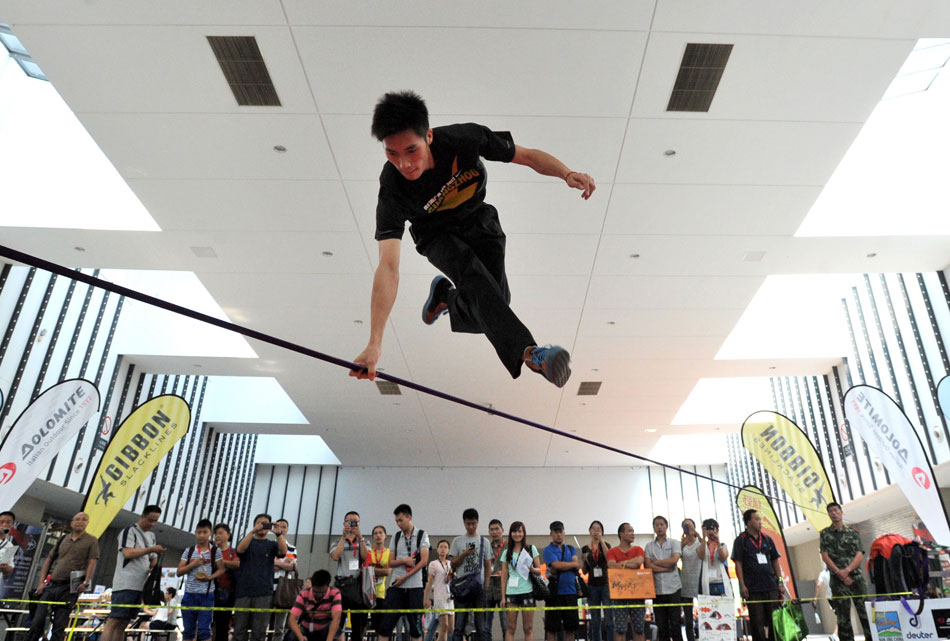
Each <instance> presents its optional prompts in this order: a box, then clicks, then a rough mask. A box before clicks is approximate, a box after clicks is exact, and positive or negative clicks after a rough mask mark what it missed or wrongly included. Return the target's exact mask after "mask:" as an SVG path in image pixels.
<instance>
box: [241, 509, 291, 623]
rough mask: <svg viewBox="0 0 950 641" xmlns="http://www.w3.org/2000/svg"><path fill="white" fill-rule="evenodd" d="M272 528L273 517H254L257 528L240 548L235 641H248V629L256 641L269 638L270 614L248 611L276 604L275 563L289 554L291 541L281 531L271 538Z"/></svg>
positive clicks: (265, 515) (248, 535)
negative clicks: (289, 542)
mask: <svg viewBox="0 0 950 641" xmlns="http://www.w3.org/2000/svg"><path fill="white" fill-rule="evenodd" d="M271 528H272V525H271V518H270V514H258V515H257V516H255V517H254V527H253V528H252V529H251V531H250V532H248V533H247V535H246V536H245V537H244V538H243V539H241V542H240V543H238V544H237V547H236V549H237V553H238V560H239V561H240V562H241V570H240V572H238V573H237V580H236V582H235V586H234V593H235V599H234V634H233V636H232V637H231V638H232V641H247V629H248V625H250V627H251V640H252V641H264V639H265V637H266V636H267V624H268V623H269V622H270V613H269V612H248V611H247V609H248V608H254V609H262V610H267V609H269V608H270V607H271V605H272V603H273V600H274V559H279V558H283V557H284V556H285V555H286V554H287V541H285V540H284V533H283V532H282V531H278V532H277V535H276V537H275V538H269V537H268V534H270V533H271Z"/></svg>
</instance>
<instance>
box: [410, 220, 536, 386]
mask: <svg viewBox="0 0 950 641" xmlns="http://www.w3.org/2000/svg"><path fill="white" fill-rule="evenodd" d="M413 237H414V238H415V239H416V250H417V251H418V252H419V253H420V254H422V255H423V256H425V257H426V258H427V259H428V260H429V262H430V263H432V264H433V265H434V266H435V267H437V268H438V269H439V271H441V272H442V273H443V274H445V275H446V276H448V277H449V280H451V281H452V283H453V284H454V285H455V291H453V292H452V293H451V294H450V296H449V301H448V303H449V319H450V320H451V323H452V331H453V332H463V333H468V334H485V336H486V337H487V338H488V340H489V341H490V342H491V344H492V346H493V347H494V348H495V352H496V353H497V354H498V358H500V359H501V362H502V363H503V364H504V365H505V367H506V368H507V369H508V371H509V372H510V373H511V376H512V378H518V376H519V375H520V374H521V363H522V360H521V359H522V355H523V354H524V349H525V347H528V346H529V345H536V344H537V343H536V341H535V340H534V337H533V336H532V335H531V332H530V331H528V328H527V327H525V326H524V323H522V322H521V321H520V320H519V319H518V317H517V316H516V315H515V313H514V312H513V311H511V308H510V307H509V306H508V303H509V302H510V301H511V292H510V291H509V290H508V277H507V276H506V275H505V232H504V231H502V229H501V223H499V222H498V212H497V211H496V210H495V208H494V207H492V206H491V205H485V206H484V207H483V208H482V209H481V210H480V211H479V212H478V213H477V214H473V215H472V217H471V219H470V220H467V221H465V222H464V223H461V224H454V225H439V227H438V228H433V227H432V226H427V227H423V226H422V225H419V224H417V225H416V226H415V228H414V229H413Z"/></svg>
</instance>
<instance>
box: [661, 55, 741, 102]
mask: <svg viewBox="0 0 950 641" xmlns="http://www.w3.org/2000/svg"><path fill="white" fill-rule="evenodd" d="M731 53H732V45H717V44H700V43H692V42H691V43H689V44H687V45H686V52H685V53H684V54H683V62H682V63H681V64H680V70H679V73H678V74H677V75H676V84H674V85H673V93H672V95H670V103H669V104H668V105H667V106H666V110H667V111H709V107H710V105H712V101H713V96H715V95H716V89H718V88H719V81H720V80H721V79H722V72H723V71H724V70H725V69H726V63H727V62H729V55H730V54H731Z"/></svg>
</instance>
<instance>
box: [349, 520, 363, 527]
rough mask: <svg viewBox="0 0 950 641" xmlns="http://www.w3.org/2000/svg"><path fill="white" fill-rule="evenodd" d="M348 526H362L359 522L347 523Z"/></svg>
mask: <svg viewBox="0 0 950 641" xmlns="http://www.w3.org/2000/svg"><path fill="white" fill-rule="evenodd" d="M346 524H347V525H349V526H350V527H359V526H360V522H359V521H347V522H346Z"/></svg>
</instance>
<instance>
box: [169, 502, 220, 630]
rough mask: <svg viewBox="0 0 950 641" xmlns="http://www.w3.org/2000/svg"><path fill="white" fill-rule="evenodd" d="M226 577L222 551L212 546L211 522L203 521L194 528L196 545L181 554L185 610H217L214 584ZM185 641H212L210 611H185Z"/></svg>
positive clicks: (182, 618) (183, 619) (183, 620)
mask: <svg viewBox="0 0 950 641" xmlns="http://www.w3.org/2000/svg"><path fill="white" fill-rule="evenodd" d="M222 574H224V566H223V565H222V564H221V549H220V548H218V547H217V546H215V545H212V544H211V521H209V520H208V519H201V520H200V521H198V525H196V526H195V544H194V545H193V546H191V547H189V548H188V549H186V550H185V551H184V552H182V554H181V560H180V561H179V562H178V576H185V575H187V577H188V578H186V579H185V596H183V597H182V599H181V604H182V606H183V607H185V608H212V607H214V581H215V579H217V578H218V577H219V576H221V575H222ZM181 620H182V623H183V625H184V633H183V637H184V640H185V641H195V639H197V640H198V641H205V640H206V639H210V638H211V610H188V609H185V610H182V614H181Z"/></svg>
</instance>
